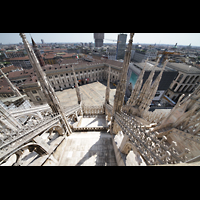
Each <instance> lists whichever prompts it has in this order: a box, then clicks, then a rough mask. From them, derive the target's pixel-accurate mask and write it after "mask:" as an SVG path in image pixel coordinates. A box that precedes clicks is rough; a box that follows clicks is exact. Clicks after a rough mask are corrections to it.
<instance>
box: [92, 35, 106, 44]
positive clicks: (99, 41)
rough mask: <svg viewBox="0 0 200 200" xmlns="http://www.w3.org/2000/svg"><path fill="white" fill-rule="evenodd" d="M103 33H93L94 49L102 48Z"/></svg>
mask: <svg viewBox="0 0 200 200" xmlns="http://www.w3.org/2000/svg"><path fill="white" fill-rule="evenodd" d="M103 39H104V33H94V40H95V47H102V46H103Z"/></svg>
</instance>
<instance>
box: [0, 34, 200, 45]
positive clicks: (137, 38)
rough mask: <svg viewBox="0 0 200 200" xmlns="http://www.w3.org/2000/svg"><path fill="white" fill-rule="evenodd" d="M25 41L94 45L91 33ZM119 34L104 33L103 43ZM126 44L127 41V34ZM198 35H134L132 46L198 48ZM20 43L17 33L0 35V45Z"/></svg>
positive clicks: (47, 35) (111, 40)
mask: <svg viewBox="0 0 200 200" xmlns="http://www.w3.org/2000/svg"><path fill="white" fill-rule="evenodd" d="M25 34H26V37H27V40H28V41H29V42H31V36H32V37H33V39H34V40H35V42H36V43H41V39H43V40H44V42H45V43H80V42H83V43H89V42H92V43H94V34H93V33H25ZM118 34H119V33H105V37H104V38H105V39H104V43H116V41H117V35H118ZM126 34H128V36H127V41H126V42H127V43H128V40H129V33H126ZM199 39H200V33H135V35H134V38H133V44H137V43H139V44H145V43H146V44H155V43H156V44H169V45H173V44H174V45H175V43H178V46H179V45H186V46H188V45H189V44H190V43H191V45H192V46H200V40H199ZM19 42H22V41H21V38H20V37H19V33H0V43H2V44H3V45H4V44H17V43H19Z"/></svg>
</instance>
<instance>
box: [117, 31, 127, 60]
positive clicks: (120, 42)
mask: <svg viewBox="0 0 200 200" xmlns="http://www.w3.org/2000/svg"><path fill="white" fill-rule="evenodd" d="M126 38H127V34H119V35H118V39H117V50H116V59H117V60H119V59H124V55H125V49H126Z"/></svg>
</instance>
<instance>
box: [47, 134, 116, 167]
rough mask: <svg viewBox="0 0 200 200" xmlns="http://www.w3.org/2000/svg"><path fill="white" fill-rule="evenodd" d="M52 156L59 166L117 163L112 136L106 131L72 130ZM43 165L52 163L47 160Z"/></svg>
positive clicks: (109, 164) (112, 164)
mask: <svg viewBox="0 0 200 200" xmlns="http://www.w3.org/2000/svg"><path fill="white" fill-rule="evenodd" d="M62 151H63V155H62V158H60V156H61V152H62ZM53 156H54V158H55V159H56V160H59V161H60V164H59V165H61V166H116V165H117V163H116V159H115V154H114V149H113V145H112V138H111V135H110V134H109V133H107V132H106V131H91V132H73V133H72V134H71V135H70V136H69V137H67V138H66V140H64V141H63V143H62V144H61V145H60V146H59V147H58V148H57V149H56V151H55V152H54V155H53ZM44 165H54V163H53V161H51V162H50V161H48V162H46V163H45V164H44Z"/></svg>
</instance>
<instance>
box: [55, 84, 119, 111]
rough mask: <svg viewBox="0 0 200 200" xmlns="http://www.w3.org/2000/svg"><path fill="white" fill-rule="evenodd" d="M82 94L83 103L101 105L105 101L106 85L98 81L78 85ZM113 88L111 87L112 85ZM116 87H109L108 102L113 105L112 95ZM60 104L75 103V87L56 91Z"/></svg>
mask: <svg viewBox="0 0 200 200" xmlns="http://www.w3.org/2000/svg"><path fill="white" fill-rule="evenodd" d="M111 84H112V83H111ZM79 88H80V92H81V94H82V100H83V103H84V104H85V105H88V106H89V105H93V106H98V105H102V104H103V103H104V101H105V92H106V85H105V83H104V84H102V83H100V82H98V81H97V82H93V83H89V84H86V85H81V86H79ZM112 88H113V87H112ZM115 91H116V89H115V88H113V89H110V103H111V104H112V105H113V101H114V95H115ZM56 94H57V96H58V98H59V100H60V102H61V104H62V105H63V106H64V107H69V106H73V105H77V104H78V101H77V96H76V90H75V88H74V89H72V88H70V89H66V90H63V91H58V92H56Z"/></svg>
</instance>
